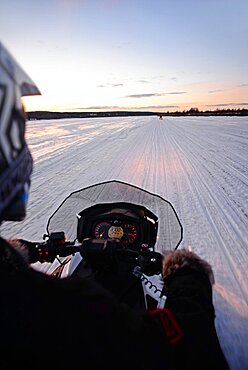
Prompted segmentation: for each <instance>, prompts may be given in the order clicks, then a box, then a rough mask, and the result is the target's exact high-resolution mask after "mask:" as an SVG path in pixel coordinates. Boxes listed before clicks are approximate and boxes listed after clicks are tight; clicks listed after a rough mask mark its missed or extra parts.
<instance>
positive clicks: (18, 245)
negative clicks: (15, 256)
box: [6, 239, 29, 263]
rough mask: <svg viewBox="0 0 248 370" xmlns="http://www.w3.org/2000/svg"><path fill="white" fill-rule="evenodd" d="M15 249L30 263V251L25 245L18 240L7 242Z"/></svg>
mask: <svg viewBox="0 0 248 370" xmlns="http://www.w3.org/2000/svg"><path fill="white" fill-rule="evenodd" d="M6 241H7V242H8V243H9V244H10V245H11V246H12V247H14V249H15V250H16V251H17V252H19V254H20V255H21V256H22V258H23V259H24V261H25V262H26V263H29V254H28V249H27V247H26V246H25V244H24V243H22V242H21V241H20V240H18V239H12V240H6Z"/></svg>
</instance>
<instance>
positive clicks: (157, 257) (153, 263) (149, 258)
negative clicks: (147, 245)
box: [139, 252, 163, 276]
mask: <svg viewBox="0 0 248 370" xmlns="http://www.w3.org/2000/svg"><path fill="white" fill-rule="evenodd" d="M162 259H163V256H162V255H161V254H160V253H158V252H149V253H145V254H141V255H139V266H140V267H141V270H142V272H143V273H144V274H145V275H147V276H152V275H158V274H160V273H161V272H162Z"/></svg>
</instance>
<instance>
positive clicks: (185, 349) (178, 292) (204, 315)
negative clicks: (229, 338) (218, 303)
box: [164, 267, 229, 370]
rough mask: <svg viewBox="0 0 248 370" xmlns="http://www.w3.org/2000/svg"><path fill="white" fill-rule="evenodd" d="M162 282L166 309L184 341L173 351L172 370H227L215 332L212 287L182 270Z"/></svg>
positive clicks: (196, 273) (198, 274) (194, 273)
mask: <svg viewBox="0 0 248 370" xmlns="http://www.w3.org/2000/svg"><path fill="white" fill-rule="evenodd" d="M164 282H165V294H166V295H167V300H166V307H167V308H168V309H169V310H170V311H171V312H172V313H173V315H174V317H175V318H176V320H177V322H178V323H179V325H180V327H181V329H182V332H183V340H182V341H181V342H180V343H178V344H177V346H176V347H174V349H175V352H174V356H175V357H174V364H175V369H184V370H199V369H200V370H227V369H229V366H228V363H227V361H226V359H225V357H224V355H223V352H222V349H221V347H220V344H219V340H218V337H217V333H216V329H215V310H214V306H213V297H212V285H211V283H210V281H209V278H208V277H207V275H206V274H204V273H202V272H200V271H196V270H194V269H191V268H189V267H183V268H181V269H179V270H177V271H176V272H175V273H173V274H171V275H169V276H167V277H166V278H165V279H164Z"/></svg>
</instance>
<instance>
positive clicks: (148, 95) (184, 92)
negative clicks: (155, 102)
mask: <svg viewBox="0 0 248 370" xmlns="http://www.w3.org/2000/svg"><path fill="white" fill-rule="evenodd" d="M178 94H187V92H186V91H172V92H168V93H148V94H132V95H126V96H124V98H138V99H140V98H151V97H152V96H165V95H178Z"/></svg>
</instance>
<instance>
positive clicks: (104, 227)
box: [93, 221, 111, 239]
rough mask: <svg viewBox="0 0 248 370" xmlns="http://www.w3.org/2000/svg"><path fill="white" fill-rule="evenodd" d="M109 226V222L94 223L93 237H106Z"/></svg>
mask: <svg viewBox="0 0 248 370" xmlns="http://www.w3.org/2000/svg"><path fill="white" fill-rule="evenodd" d="M110 227H111V224H110V223H109V222H105V221H104V222H99V223H98V224H96V226H95V227H94V230H93V234H94V237H95V238H96V239H108V231H109V228H110Z"/></svg>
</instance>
